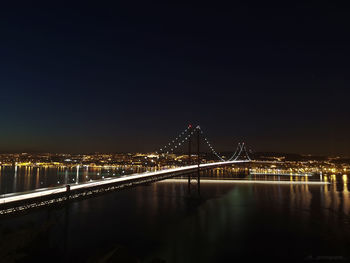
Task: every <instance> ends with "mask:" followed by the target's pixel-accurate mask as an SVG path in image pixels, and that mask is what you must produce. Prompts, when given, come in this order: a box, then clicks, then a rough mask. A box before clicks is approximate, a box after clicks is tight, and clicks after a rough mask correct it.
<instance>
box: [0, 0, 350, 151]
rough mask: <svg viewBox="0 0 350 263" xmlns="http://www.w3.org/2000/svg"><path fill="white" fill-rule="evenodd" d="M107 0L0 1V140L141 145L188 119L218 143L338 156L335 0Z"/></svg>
mask: <svg viewBox="0 0 350 263" xmlns="http://www.w3.org/2000/svg"><path fill="white" fill-rule="evenodd" d="M26 2H29V1H26ZM114 2H115V3H114V4H103V2H102V1H94V2H93V3H86V2H85V1H82V2H80V3H79V2H75V4H72V3H71V2H67V3H65V2H63V1H57V2H56V1H46V3H40V4H37V5H33V4H30V3H20V2H16V3H15V6H4V5H3V6H1V9H0V21H1V22H0V32H1V35H0V38H1V41H0V92H1V93H0V95H1V102H0V110H1V126H0V152H6V151H46V152H47V151H51V152H94V151H100V152H123V151H127V152H130V151H154V150H157V149H158V148H159V147H160V146H162V145H163V144H165V143H166V142H167V141H168V140H169V139H171V138H173V137H174V136H176V135H177V134H178V133H179V132H181V131H182V130H184V129H185V128H186V126H187V124H188V123H193V124H200V125H201V127H202V128H203V130H204V131H205V132H206V134H207V136H208V138H209V139H210V140H211V142H212V143H213V145H214V146H215V147H216V148H217V149H218V151H224V150H230V149H234V148H235V146H236V143H237V142H239V141H245V142H246V143H247V144H248V145H249V146H250V148H252V149H253V150H255V151H275V152H290V153H304V154H308V153H310V154H327V155H337V154H339V155H347V156H350V123H349V120H350V118H349V116H350V103H349V101H350V99H349V97H350V96H349V95H350V91H349V84H350V82H349V70H350V66H349V65H350V12H349V11H350V9H348V7H346V6H341V5H339V3H340V1H339V2H338V1H328V2H327V1H307V2H308V4H306V3H304V4H296V3H295V2H291V3H293V4H291V5H288V6H287V5H285V6H281V5H275V4H274V5H267V4H266V2H265V1H256V2H249V1H242V2H239V1H234V2H235V4H234V5H230V6H224V5H220V4H219V3H218V2H216V1H212V2H211V3H210V4H204V3H203V2H198V3H196V4H189V2H188V3H187V4H180V3H175V2H174V3H173V4H170V3H164V2H167V1H163V3H162V2H158V3H153V2H150V1H143V3H142V4H141V3H137V2H132V1H130V5H118V4H117V2H129V1H114ZM248 2H249V4H248ZM262 2H263V3H264V5H261V4H259V3H262ZM281 2H283V3H285V1H281ZM305 2H306V1H305ZM336 2H338V3H336ZM344 2H345V1H344Z"/></svg>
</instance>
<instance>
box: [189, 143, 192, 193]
mask: <svg viewBox="0 0 350 263" xmlns="http://www.w3.org/2000/svg"><path fill="white" fill-rule="evenodd" d="M191 144H192V140H191V136H190V137H189V138H188V165H191ZM188 194H191V173H189V174H188Z"/></svg>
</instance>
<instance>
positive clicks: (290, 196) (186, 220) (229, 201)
mask: <svg viewBox="0 0 350 263" xmlns="http://www.w3.org/2000/svg"><path fill="white" fill-rule="evenodd" d="M34 170H35V169H34ZM18 172H19V173H18V175H20V174H21V173H20V169H19V170H18ZM61 172H62V176H63V177H62V178H64V176H66V175H67V174H66V170H61ZM75 172H76V171H74V169H73V170H72V171H71V174H70V173H69V171H68V177H69V178H76V174H75ZM105 172H106V171H103V172H102V171H99V173H105ZM34 173H35V177H36V176H38V172H37V171H35V172H34ZM209 173H211V172H209ZM86 175H89V174H87V172H85V173H81V174H80V173H79V179H82V178H84V176H86ZM96 175H97V171H96ZM214 175H215V173H214ZM206 176H209V175H208V174H206ZM215 176H216V177H219V178H220V177H221V176H225V178H228V176H229V174H226V175H223V174H218V175H215ZM231 176H233V175H231ZM39 177H41V175H39ZM325 177H326V178H328V181H330V182H331V184H329V185H307V184H305V185H292V184H291V185H280V184H273V185H272V184H238V183H227V182H226V183H225V182H222V181H215V182H208V181H205V182H202V184H201V199H196V198H194V199H192V198H190V199H189V198H188V195H187V184H186V182H183V181H178V182H177V181H176V180H165V181H162V182H158V183H153V184H150V185H144V186H138V187H135V188H131V189H127V190H123V191H118V192H111V193H108V194H105V195H102V196H98V197H94V198H91V199H85V200H81V201H77V202H72V203H71V204H70V205H69V206H65V207H62V208H52V209H43V210H39V211H35V212H32V213H30V214H29V215H27V216H21V217H17V218H15V219H14V220H12V219H3V220H2V221H1V230H3V229H4V228H6V227H7V228H9V229H10V231H8V232H9V233H10V234H8V235H11V234H13V233H16V234H18V233H17V232H16V231H17V229H20V227H19V226H23V225H27V224H28V222H31V224H32V225H33V227H32V229H35V233H41V234H40V235H41V236H40V238H39V239H38V240H36V241H35V242H34V244H36V246H35V248H33V250H31V252H30V254H29V257H30V256H33V257H34V256H35V255H40V256H42V257H45V256H48V257H51V258H55V257H58V256H59V257H60V258H61V257H63V258H65V259H70V261H71V262H85V261H86V260H88V259H91V258H94V257H96V255H97V257H103V255H106V254H107V253H108V252H110V251H112V250H113V249H114V248H116V247H117V248H118V249H119V250H118V251H120V250H123V249H125V250H126V251H128V255H129V257H133V258H138V259H141V260H145V262H147V260H151V259H154V258H156V257H158V258H162V259H165V260H166V262H225V261H224V260H226V261H229V262H231V261H237V262H245V261H248V260H249V259H254V260H257V259H259V260H261V259H262V258H264V259H267V260H269V262H271V261H274V262H275V261H276V262H282V261H283V262H288V261H293V262H300V261H303V260H304V259H305V258H306V257H308V256H310V255H311V256H344V257H349V256H350V255H349V251H348V247H350V241H349V238H348V237H349V236H350V220H349V217H350V196H349V188H348V187H349V186H348V176H344V175H335V176H332V175H326V176H325ZM19 178H20V176H19V177H18V180H21V179H19ZM23 182H24V180H23ZM198 200H199V201H198ZM47 224H49V225H50V224H51V225H50V227H49V229H48V230H47V229H44V230H41V229H42V226H43V225H47ZM40 231H41V232H40ZM1 233H3V232H1ZM2 240H11V239H10V238H8V236H6V235H5V234H4V236H3V238H2ZM23 242H25V241H23ZM29 243H30V242H28V244H29ZM0 247H1V244H0ZM122 248H123V249H122ZM27 253H28V252H27ZM119 256H120V255H119Z"/></svg>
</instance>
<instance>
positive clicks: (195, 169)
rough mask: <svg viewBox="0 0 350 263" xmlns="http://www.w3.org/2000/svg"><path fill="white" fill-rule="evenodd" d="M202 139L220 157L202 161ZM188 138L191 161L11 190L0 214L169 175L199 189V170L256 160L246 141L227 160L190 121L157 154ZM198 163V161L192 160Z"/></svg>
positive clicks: (172, 149)
mask: <svg viewBox="0 0 350 263" xmlns="http://www.w3.org/2000/svg"><path fill="white" fill-rule="evenodd" d="M194 136H196V137H197V154H196V156H195V157H196V160H191V158H192V156H193V155H192V152H191V139H192V137H194ZM200 139H204V142H205V143H206V145H207V146H208V147H209V149H210V150H211V151H212V153H213V154H214V155H215V156H216V157H217V158H218V159H219V161H217V162H211V163H200V151H199V145H200ZM185 142H188V146H189V148H188V153H189V155H188V157H189V162H188V165H186V166H182V167H177V168H172V169H164V170H158V171H155V172H145V173H138V174H132V175H129V176H125V177H120V178H104V179H102V180H96V181H90V182H87V183H80V184H71V185H64V186H58V187H50V188H40V189H36V190H33V191H30V192H22V193H11V194H6V195H3V197H2V198H0V214H2V215H4V214H10V213H13V212H19V211H23V210H27V209H32V208H37V207H42V206H47V205H51V204H55V203H62V202H63V203H64V202H67V201H69V200H72V199H78V198H84V197H88V196H93V195H97V194H101V193H104V192H107V191H112V190H117V189H124V188H126V187H132V186H135V185H139V184H144V183H151V182H155V181H160V180H164V179H168V178H173V177H178V176H184V175H185V176H188V180H187V181H188V187H189V191H190V190H191V181H194V180H195V182H196V185H197V190H198V193H199V189H200V171H203V170H209V169H214V168H218V167H223V166H232V165H234V164H240V163H241V164H242V163H250V162H255V161H253V160H252V159H251V158H250V156H249V155H248V152H247V149H246V146H245V144H244V143H241V144H238V146H237V149H236V151H235V152H234V153H233V155H232V156H231V157H230V158H228V159H227V160H224V159H223V158H222V157H221V156H220V155H219V154H218V153H217V152H216V151H215V150H214V148H213V146H212V145H211V143H210V142H209V140H208V139H207V138H206V137H205V136H203V131H202V130H201V128H200V127H199V126H197V127H196V128H192V126H191V125H189V126H188V127H187V128H186V129H185V130H184V131H183V132H182V133H180V135H179V136H177V137H176V138H175V139H174V140H172V141H170V142H169V143H168V144H166V145H165V146H164V147H162V148H161V149H160V150H159V151H157V155H158V156H165V155H168V154H171V153H173V152H174V151H175V150H177V149H178V148H180V147H181V146H183V145H185ZM193 163H195V164H193Z"/></svg>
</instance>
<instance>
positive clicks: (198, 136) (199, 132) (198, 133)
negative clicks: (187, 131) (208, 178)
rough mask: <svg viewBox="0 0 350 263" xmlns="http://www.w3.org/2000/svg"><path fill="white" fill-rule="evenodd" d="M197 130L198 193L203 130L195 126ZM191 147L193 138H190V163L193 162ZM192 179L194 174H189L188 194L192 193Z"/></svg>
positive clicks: (198, 190)
mask: <svg viewBox="0 0 350 263" xmlns="http://www.w3.org/2000/svg"><path fill="white" fill-rule="evenodd" d="M190 127H192V126H190ZM195 132H196V135H197V178H196V179H197V192H198V195H199V194H200V134H201V130H200V127H199V126H197V127H196V128H195ZM191 147H192V140H191V138H190V139H189V140H188V159H189V165H191V164H192V159H191V153H192V152H191ZM191 180H192V175H191V174H189V175H188V194H191Z"/></svg>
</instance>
